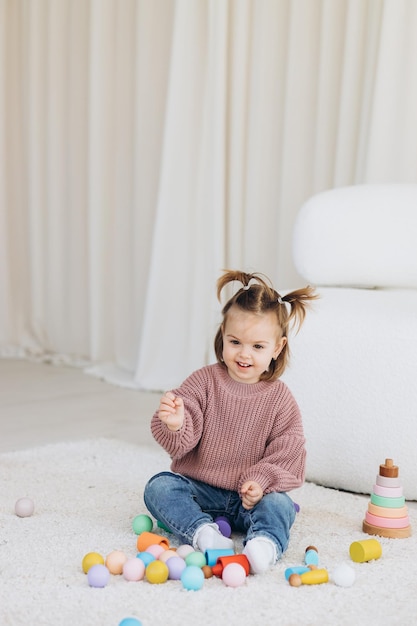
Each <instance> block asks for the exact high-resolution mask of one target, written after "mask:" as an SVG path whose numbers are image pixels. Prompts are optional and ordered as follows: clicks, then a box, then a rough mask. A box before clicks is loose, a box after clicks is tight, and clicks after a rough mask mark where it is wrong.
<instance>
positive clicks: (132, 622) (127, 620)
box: [119, 617, 142, 626]
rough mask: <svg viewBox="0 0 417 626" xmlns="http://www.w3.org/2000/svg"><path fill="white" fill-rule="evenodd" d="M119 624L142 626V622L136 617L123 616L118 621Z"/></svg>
mask: <svg viewBox="0 0 417 626" xmlns="http://www.w3.org/2000/svg"><path fill="white" fill-rule="evenodd" d="M119 626H142V622H140V621H139V620H138V619H136V617H125V618H124V619H122V621H121V622H119Z"/></svg>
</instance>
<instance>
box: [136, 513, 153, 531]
mask: <svg viewBox="0 0 417 626" xmlns="http://www.w3.org/2000/svg"><path fill="white" fill-rule="evenodd" d="M132 528H133V532H135V533H136V534H137V535H140V534H141V533H144V532H150V531H151V530H152V528H153V521H152V520H151V518H150V517H149V515H145V514H144V513H142V514H141V515H136V517H135V518H133V522H132Z"/></svg>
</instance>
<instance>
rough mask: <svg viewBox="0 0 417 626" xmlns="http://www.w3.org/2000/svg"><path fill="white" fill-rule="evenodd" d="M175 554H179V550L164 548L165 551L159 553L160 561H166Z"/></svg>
mask: <svg viewBox="0 0 417 626" xmlns="http://www.w3.org/2000/svg"><path fill="white" fill-rule="evenodd" d="M173 556H177V552H176V550H172V549H171V548H170V549H169V550H164V551H163V552H161V554H160V555H159V557H158V559H159V560H160V561H163V562H164V563H166V562H167V561H168V559H170V558H171V557H173Z"/></svg>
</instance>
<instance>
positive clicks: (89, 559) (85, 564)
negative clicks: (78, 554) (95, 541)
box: [82, 552, 104, 574]
mask: <svg viewBox="0 0 417 626" xmlns="http://www.w3.org/2000/svg"><path fill="white" fill-rule="evenodd" d="M93 565H104V558H103V557H102V556H101V554H99V553H98V552H88V554H86V555H85V557H84V558H83V561H82V568H83V572H84V574H87V573H88V570H89V569H90V567H93Z"/></svg>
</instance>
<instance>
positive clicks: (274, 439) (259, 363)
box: [144, 271, 317, 574]
mask: <svg viewBox="0 0 417 626" xmlns="http://www.w3.org/2000/svg"><path fill="white" fill-rule="evenodd" d="M235 281H239V282H241V284H242V285H243V287H241V288H240V289H239V290H238V291H237V293H236V294H235V295H233V296H232V297H231V298H230V299H229V300H228V301H227V302H226V304H225V306H224V308H223V311H222V314H223V321H222V323H221V325H220V327H219V329H218V331H217V334H216V337H215V341H214V346H215V353H216V357H217V363H216V364H213V365H208V366H206V367H203V368H201V369H199V370H197V371H196V372H194V373H193V374H191V375H190V376H189V377H188V378H187V379H186V380H185V381H184V382H183V383H182V384H181V386H180V387H179V388H178V389H174V390H172V391H168V392H167V393H165V394H164V395H163V396H162V398H161V401H160V405H159V409H158V411H157V412H156V413H155V414H154V416H153V417H152V421H151V430H152V434H153V436H154V438H155V439H156V441H157V442H158V443H159V444H160V445H161V446H162V447H163V448H164V449H165V450H166V451H167V453H168V454H169V455H170V457H171V459H172V464H171V470H172V472H161V473H159V474H157V475H156V476H153V477H152V478H151V479H150V480H149V482H148V484H147V485H146V488H145V493H144V500H145V504H146V506H147V508H148V510H149V511H150V513H151V514H152V515H153V516H154V517H155V518H156V519H157V520H159V521H160V522H162V524H163V525H164V526H166V527H167V528H168V529H169V530H171V531H172V533H173V534H174V535H175V536H176V537H177V538H178V539H179V541H180V542H181V543H189V544H191V545H192V546H193V547H194V549H198V550H201V551H202V552H205V551H206V550H207V549H223V548H231V547H233V542H232V540H231V539H229V538H227V537H224V536H223V535H222V534H221V533H220V530H219V527H218V526H217V524H216V523H215V521H214V520H215V519H216V518H217V517H220V516H224V517H227V519H228V520H229V522H230V525H231V527H232V529H233V530H234V531H237V532H241V533H243V534H244V541H243V543H244V548H243V553H244V554H245V555H246V556H247V558H248V560H249V563H250V567H251V572H252V573H254V574H260V573H262V572H265V571H266V570H267V569H269V568H270V567H271V566H272V565H274V563H275V562H276V561H277V559H279V558H280V557H281V555H282V554H283V552H284V551H285V550H286V548H287V546H288V541H289V534H290V528H291V526H292V524H293V522H294V518H295V509H294V503H293V501H292V500H291V498H290V497H289V496H288V495H287V493H286V492H287V491H289V490H291V489H295V488H296V487H299V486H300V485H301V484H302V483H303V480H304V471H305V455H306V452H305V447H304V443H305V440H304V432H303V425H302V420H301V415H300V411H299V408H298V405H297V403H296V401H295V399H294V398H293V396H292V394H291V392H290V391H289V389H288V388H287V386H286V385H285V384H284V383H283V382H282V381H281V380H279V376H280V375H281V374H282V373H283V372H284V369H285V367H286V365H287V361H288V355H289V348H288V330H289V326H290V325H291V326H292V325H293V324H296V325H297V326H298V327H299V326H300V325H301V323H302V322H303V320H304V317H305V313H306V307H307V305H308V304H309V302H310V301H311V300H313V299H314V298H316V297H317V296H316V295H315V293H314V290H313V289H312V288H311V287H305V288H304V289H298V290H296V291H292V292H291V293H288V294H286V295H285V296H282V297H281V296H280V295H279V294H278V293H277V292H276V291H275V290H274V289H273V287H271V286H270V284H269V282H268V281H267V279H266V278H264V277H263V276H262V275H261V274H247V273H244V272H238V271H226V272H225V273H224V274H223V276H221V277H220V279H219V280H218V284H217V296H218V298H219V300H220V294H221V292H222V290H223V288H224V287H225V286H226V285H228V284H229V283H233V282H235Z"/></svg>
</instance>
